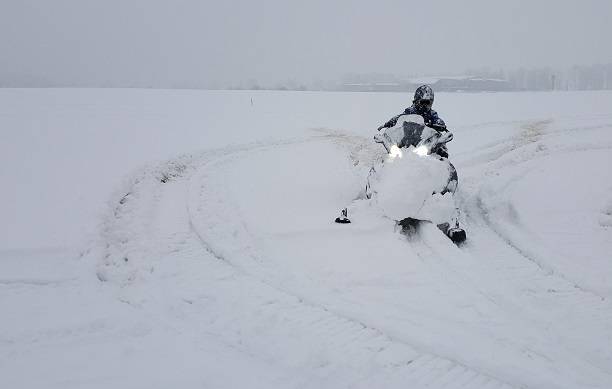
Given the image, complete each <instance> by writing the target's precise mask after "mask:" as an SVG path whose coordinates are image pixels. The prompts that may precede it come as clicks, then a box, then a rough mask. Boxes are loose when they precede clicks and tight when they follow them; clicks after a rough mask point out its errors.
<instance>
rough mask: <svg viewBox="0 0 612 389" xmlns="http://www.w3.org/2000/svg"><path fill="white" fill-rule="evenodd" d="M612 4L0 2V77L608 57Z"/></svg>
mask: <svg viewBox="0 0 612 389" xmlns="http://www.w3.org/2000/svg"><path fill="white" fill-rule="evenodd" d="M611 19H612V2H611V1H607V0H581V1H569V0H566V1H563V0H561V1H552V0H551V1H545V0H541V1H538V0H532V1H517V0H512V1H505V0H504V1H493V0H460V1H453V0H448V1H435V0H429V1H427V0H420V1H409V0H398V1H350V0H339V1H333V0H305V1H291V0H253V1H233V0H225V1H209V0H0V53H1V61H0V83H1V82H3V81H4V82H5V83H6V81H7V80H8V81H10V80H19V79H20V78H23V77H26V76H27V77H32V78H34V79H36V78H40V79H41V80H46V81H51V82H54V83H60V84H63V83H77V84H83V85H98V84H107V86H111V85H117V84H126V83H128V84H129V83H131V84H134V83H137V84H141V85H145V84H147V85H148V84H150V85H151V86H164V85H166V86H167V85H169V84H177V83H185V84H189V83H191V82H199V83H202V82H206V83H211V82H215V81H216V82H220V83H227V82H232V81H240V80H244V81H246V80H249V79H256V80H258V81H259V82H262V83H271V82H275V81H279V80H286V79H291V78H294V79H296V80H300V81H305V82H309V81H312V80H315V79H317V78H319V79H324V80H329V79H334V78H337V77H341V76H342V75H344V74H346V73H368V72H377V73H395V74H399V75H408V74H441V73H455V74H456V73H460V72H462V71H464V70H465V69H467V68H475V67H477V68H480V67H490V68H493V69H496V68H500V67H503V68H507V69H512V68H517V67H521V66H524V67H539V66H552V67H559V68H562V67H569V66H571V65H574V64H595V63H610V62H612V43H611V42H610V40H611V37H612V22H611V21H610V20H611Z"/></svg>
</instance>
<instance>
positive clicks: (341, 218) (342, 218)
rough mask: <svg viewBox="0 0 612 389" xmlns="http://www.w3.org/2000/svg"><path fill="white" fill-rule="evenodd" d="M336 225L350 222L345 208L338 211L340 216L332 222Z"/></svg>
mask: <svg viewBox="0 0 612 389" xmlns="http://www.w3.org/2000/svg"><path fill="white" fill-rule="evenodd" d="M334 221H335V222H336V223H340V224H348V223H350V222H351V220H350V219H349V218H348V210H347V209H346V208H343V209H342V210H341V211H340V216H338V217H337V218H336V220H334Z"/></svg>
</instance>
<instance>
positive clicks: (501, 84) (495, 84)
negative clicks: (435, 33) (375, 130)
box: [338, 76, 512, 92]
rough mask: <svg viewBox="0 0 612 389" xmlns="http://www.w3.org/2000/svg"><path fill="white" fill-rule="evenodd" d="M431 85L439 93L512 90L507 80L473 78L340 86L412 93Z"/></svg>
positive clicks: (359, 89) (444, 78) (355, 83)
mask: <svg viewBox="0 0 612 389" xmlns="http://www.w3.org/2000/svg"><path fill="white" fill-rule="evenodd" d="M423 84H429V85H431V86H432V88H433V89H434V90H435V91H439V92H502V91H508V90H512V85H511V84H510V82H508V81H506V80H500V79H492V78H491V79H488V78H480V77H472V76H448V77H422V78H413V79H409V80H401V81H396V82H377V81H372V82H345V83H342V84H340V85H339V86H338V89H339V90H342V91H347V92H412V91H414V90H416V88H418V87H419V86H420V85H423Z"/></svg>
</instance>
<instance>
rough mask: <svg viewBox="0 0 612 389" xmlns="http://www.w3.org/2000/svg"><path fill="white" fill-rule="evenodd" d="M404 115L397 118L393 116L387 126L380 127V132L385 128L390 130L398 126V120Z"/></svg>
mask: <svg viewBox="0 0 612 389" xmlns="http://www.w3.org/2000/svg"><path fill="white" fill-rule="evenodd" d="M402 115H403V114H399V115H396V116H393V117H392V118H391V119H389V121H388V122H386V123H385V124H383V125H382V126H380V127H378V131H380V130H382V129H383V128H390V127H393V126H395V125H396V124H397V119H398V118H399V117H400V116H402Z"/></svg>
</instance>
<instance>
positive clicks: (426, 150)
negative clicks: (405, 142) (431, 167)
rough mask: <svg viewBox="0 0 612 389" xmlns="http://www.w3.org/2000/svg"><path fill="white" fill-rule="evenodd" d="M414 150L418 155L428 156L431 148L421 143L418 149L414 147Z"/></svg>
mask: <svg viewBox="0 0 612 389" xmlns="http://www.w3.org/2000/svg"><path fill="white" fill-rule="evenodd" d="M414 152H415V153H416V154H418V155H420V156H421V157H424V156H426V155H427V154H429V148H428V147H427V146H425V145H421V146H419V147H417V148H416V149H414Z"/></svg>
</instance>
